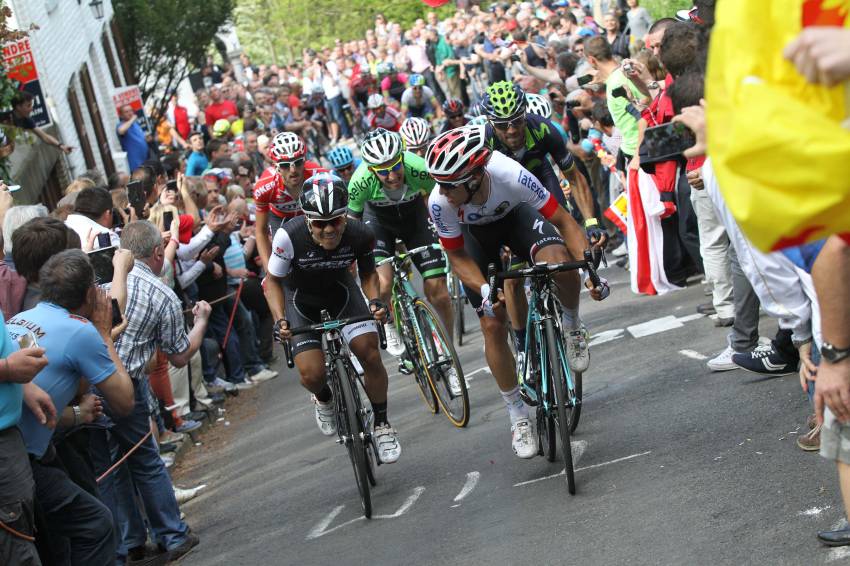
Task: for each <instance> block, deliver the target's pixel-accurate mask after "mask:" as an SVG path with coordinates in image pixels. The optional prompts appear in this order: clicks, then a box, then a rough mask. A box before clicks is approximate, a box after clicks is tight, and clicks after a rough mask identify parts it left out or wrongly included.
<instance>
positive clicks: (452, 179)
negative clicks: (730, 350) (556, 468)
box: [426, 126, 610, 458]
mask: <svg viewBox="0 0 850 566" xmlns="http://www.w3.org/2000/svg"><path fill="white" fill-rule="evenodd" d="M426 161H427V164H428V172H429V173H430V174H431V175H432V176H433V177H434V179H435V180H436V181H437V183H438V186H437V187H435V188H434V190H433V191H432V192H431V196H430V198H429V200H428V210H429V212H430V214H431V218H432V220H433V221H434V224H435V226H436V227H437V233H438V235H439V237H440V242H441V244H442V245H443V247H444V248H445V249H446V253H447V255H448V257H449V261H450V262H451V266H452V269H453V270H454V271H455V273H456V274H457V275H458V277H459V278H460V279H461V281H462V282H463V286H464V288H465V290H466V295H467V297H468V298H469V301H470V303H471V304H472V306H473V307H475V308H476V310H477V311H478V314H479V317H480V318H479V321H480V323H481V330H482V333H483V334H484V351H485V356H486V358H487V364H488V366H489V367H490V371H491V373H492V374H493V377H494V378H495V379H496V383H497V385H498V386H499V389H500V390H501V393H502V397H503V398H504V400H505V404H506V405H507V407H508V413H509V415H510V419H511V433H512V445H513V449H514V452H515V453H516V454H517V456H519V457H521V458H531V457H533V456H534V455H536V454H537V436H536V435H535V434H534V433H533V431H532V426H531V419H530V418H529V412H528V407H527V406H526V405H525V403H524V402H523V401H522V399H521V397H520V394H519V388H518V387H517V378H516V374H515V373H514V359H513V355H512V354H511V351H510V349H509V348H508V342H507V338H508V337H507V330H506V327H505V313H504V308H503V301H504V295H502V293H501V292H499V293H498V299H497V300H496V302H495V303H490V301H489V299H488V297H489V295H490V286H489V284H488V283H487V280H486V277H485V275H484V273H485V272H486V270H487V266H488V265H489V264H490V263H495V264H497V265H499V264H500V255H499V254H500V251H501V247H502V246H504V245H507V246H508V247H510V249H511V251H513V253H514V254H516V255H518V256H520V257H521V258H522V259H525V260H526V261H529V262H530V263H562V262H567V261H575V260H576V259H577V258H582V257H583V256H584V250H585V249H587V248H588V247H589V243H588V241H587V237H586V236H585V233H584V230H582V229H581V228H580V227H579V225H578V224H577V223H576V221H575V220H574V219H573V218H572V217H571V216H570V215H569V214H567V212H566V211H565V210H564V209H563V208H562V207H560V206H559V205H558V201H557V200H555V197H554V196H552V195H551V194H550V193H549V192H548V191H547V190H546V189H545V188H543V185H542V183H541V182H540V181H539V180H538V179H537V178H536V177H535V176H534V175H532V174H531V173H530V172H529V171H528V170H527V169H525V168H524V167H522V165H520V164H519V163H517V162H516V161H514V160H512V159H510V158H508V157H506V156H504V155H502V154H501V153H499V152H496V151H492V150H491V149H490V148H489V147H488V146H487V143H486V138H485V131H484V127H483V126H464V127H462V128H458V129H455V130H450V131H448V132H446V133H444V134H442V135H440V136H439V137H437V138H436V139H435V140H434V141H433V142H432V143H431V145H430V147H429V148H428V154H427V156H426ZM554 280H555V282H556V283H557V291H556V293H557V296H558V299H559V300H560V302H561V305H562V306H563V308H564V320H563V321H562V323H563V326H564V328H565V329H566V330H568V331H579V325H580V321H579V316H578V305H579V292H580V290H581V281H580V278H579V274H578V273H577V272H575V271H567V272H561V273H558V274H557V275H555V276H554ZM609 292H610V291H609V288H608V285H607V282H604V280H603V285H602V287H600V288H592V289H591V292H590V294H591V296H592V297H593V298H594V299H595V300H602V299H604V298H605V297H606V296H608V294H609ZM571 343H572V341H568V344H567V345H568V348H567V354H568V357H569V358H570V364H571V365H572V364H573V363H578V362H581V360H579V359H577V358H581V357H584V356H587V355H588V354H587V349H586V347H585V348H584V349H583V350H582V349H576V348H574V347H571Z"/></svg>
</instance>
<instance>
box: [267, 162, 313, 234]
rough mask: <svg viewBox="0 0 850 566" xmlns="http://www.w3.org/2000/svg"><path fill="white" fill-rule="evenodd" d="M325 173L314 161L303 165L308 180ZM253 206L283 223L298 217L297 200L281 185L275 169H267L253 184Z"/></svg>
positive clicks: (280, 178) (281, 182) (280, 177)
mask: <svg viewBox="0 0 850 566" xmlns="http://www.w3.org/2000/svg"><path fill="white" fill-rule="evenodd" d="M325 171H327V169H324V168H323V167H322V166H321V165H319V164H318V163H316V162H315V161H307V162H305V163H304V178H305V179H309V178H310V177H312V176H313V175H314V174H316V173H322V172H325ZM254 204H255V205H256V207H257V212H266V213H267V212H269V211H270V210H271V213H272V214H274V215H275V216H277V217H278V218H283V220H284V221H286V220H289V219H291V218H294V217H296V216H299V215H300V214H301V209H300V208H299V207H298V200H297V199H295V198H293V197H292V195H290V194H289V192H287V190H286V186H285V185H284V184H283V177H282V176H281V175H280V173H278V172H277V168H276V167H274V166H272V167H267V168H266V169H265V170H264V171H263V174H262V175H260V178H259V179H257V182H256V183H255V184H254Z"/></svg>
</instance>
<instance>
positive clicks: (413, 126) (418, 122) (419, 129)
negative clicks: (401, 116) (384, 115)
mask: <svg viewBox="0 0 850 566" xmlns="http://www.w3.org/2000/svg"><path fill="white" fill-rule="evenodd" d="M398 133H399V135H400V136H401V140H402V141H403V142H404V149H406V150H407V151H410V152H412V153H415V154H416V155H418V156H419V157H425V151H426V150H427V149H428V142H430V141H431V124H429V123H428V120H425V119H424V118H408V119H406V120H405V121H404V122H402V123H401V128H400V129H399V131H398Z"/></svg>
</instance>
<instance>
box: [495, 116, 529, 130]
mask: <svg viewBox="0 0 850 566" xmlns="http://www.w3.org/2000/svg"><path fill="white" fill-rule="evenodd" d="M490 123H491V124H493V127H494V128H496V129H497V130H502V131H504V130H507V129H508V128H510V127H511V126H514V127H516V128H520V127H522V126H523V125H524V124H525V114H522V115H520V116H517V117H516V118H514V119H513V120H505V121H499V122H496V121H494V120H490Z"/></svg>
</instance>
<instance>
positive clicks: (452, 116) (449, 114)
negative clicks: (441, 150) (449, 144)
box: [440, 98, 469, 134]
mask: <svg viewBox="0 0 850 566" xmlns="http://www.w3.org/2000/svg"><path fill="white" fill-rule="evenodd" d="M465 110H466V109H465V108H464V107H463V102H461V101H460V100H458V99H457V98H449V99H447V100H446V101H445V102H443V115H444V116H445V117H446V123H445V124H444V125H443V129H442V130H441V131H440V133H441V134H445V133H446V132H448V131H449V130H454V129H455V128H460V127H461V126H465V125H466V123H467V122H468V121H469V118H468V117H467V116H466V114H465V113H464V111H465Z"/></svg>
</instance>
